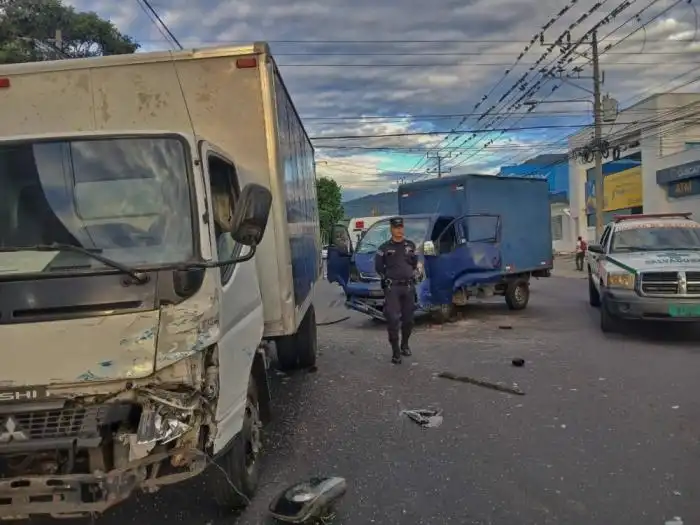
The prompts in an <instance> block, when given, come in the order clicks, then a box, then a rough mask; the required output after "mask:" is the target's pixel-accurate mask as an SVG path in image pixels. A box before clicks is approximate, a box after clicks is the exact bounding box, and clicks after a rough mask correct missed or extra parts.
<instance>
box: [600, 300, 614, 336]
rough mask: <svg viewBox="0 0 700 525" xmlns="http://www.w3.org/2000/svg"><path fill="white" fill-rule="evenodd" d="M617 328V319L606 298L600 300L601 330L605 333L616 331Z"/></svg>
mask: <svg viewBox="0 0 700 525" xmlns="http://www.w3.org/2000/svg"><path fill="white" fill-rule="evenodd" d="M616 328H617V319H615V316H613V315H612V314H611V313H610V310H609V309H608V305H607V304H605V300H601V302H600V331H601V332H603V333H604V334H609V333H612V332H615V329H616Z"/></svg>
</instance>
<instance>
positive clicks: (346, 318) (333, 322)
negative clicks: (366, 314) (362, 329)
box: [316, 315, 350, 326]
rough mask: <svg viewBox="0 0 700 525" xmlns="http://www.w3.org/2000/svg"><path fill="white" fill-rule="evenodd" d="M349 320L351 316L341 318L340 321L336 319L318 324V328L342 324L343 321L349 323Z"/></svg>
mask: <svg viewBox="0 0 700 525" xmlns="http://www.w3.org/2000/svg"><path fill="white" fill-rule="evenodd" d="M348 319H350V316H349V315H346V316H345V317H341V318H340V319H335V320H333V321H325V322H323V323H316V326H329V325H332V324H338V323H342V322H343V321H347V320H348Z"/></svg>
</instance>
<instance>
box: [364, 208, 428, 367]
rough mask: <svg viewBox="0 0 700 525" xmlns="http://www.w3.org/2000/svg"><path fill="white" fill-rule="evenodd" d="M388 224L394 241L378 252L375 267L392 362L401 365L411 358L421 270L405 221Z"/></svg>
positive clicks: (400, 219) (388, 242)
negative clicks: (416, 279)
mask: <svg viewBox="0 0 700 525" xmlns="http://www.w3.org/2000/svg"><path fill="white" fill-rule="evenodd" d="M389 224H390V226H391V239H390V240H388V241H387V242H385V243H384V244H382V245H381V246H380V247H379V249H378V250H377V254H376V255H375V257H374V267H375V270H376V272H377V274H378V275H379V277H380V278H381V280H382V289H383V290H384V316H385V317H386V320H387V323H388V324H387V329H388V331H389V343H391V362H392V363H394V364H399V363H401V355H402V354H403V355H405V356H409V355H411V349H410V348H409V346H408V338H409V337H410V336H411V331H412V329H413V310H414V307H415V298H414V293H415V292H414V290H415V288H414V272H415V270H416V267H417V266H418V256H417V255H416V245H415V244H414V243H413V241H410V240H408V239H406V238H404V230H403V218H401V217H393V218H391V219H390V220H389ZM399 328H401V342H400V343H399Z"/></svg>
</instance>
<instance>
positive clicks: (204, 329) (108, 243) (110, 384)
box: [0, 135, 270, 520]
mask: <svg viewBox="0 0 700 525" xmlns="http://www.w3.org/2000/svg"><path fill="white" fill-rule="evenodd" d="M191 149H192V148H191V143H188V139H186V138H183V137H162V136H155V135H154V136H145V137H128V138H119V137H111V138H110V137H108V138H100V139H95V138H93V139H89V140H88V139H86V140H53V141H23V142H21V143H20V142H15V143H12V144H0V161H2V163H3V165H5V166H8V169H7V173H4V172H1V171H0V183H2V185H3V187H4V188H8V189H7V191H6V192H5V193H6V194H5V197H6V198H5V199H3V197H0V217H4V216H8V217H10V219H11V220H9V221H2V220H0V337H1V338H2V340H3V345H2V348H1V349H0V359H2V363H3V365H2V367H1V370H0V520H8V519H12V520H14V519H22V518H28V517H31V516H33V515H50V516H53V517H76V516H84V515H94V514H96V513H101V512H103V511H105V510H106V509H107V508H109V507H111V506H113V505H115V504H117V503H119V502H121V501H123V500H124V499H126V498H128V497H129V496H130V495H131V494H132V492H133V491H134V490H136V489H141V490H145V491H155V490H157V489H158V488H159V487H161V486H163V485H168V484H172V483H177V482H180V481H182V480H184V479H187V478H190V477H193V476H195V475H197V474H199V473H200V472H202V471H203V470H204V468H205V467H206V466H207V464H208V463H209V462H210V458H212V457H214V456H215V455H218V454H224V453H226V451H227V450H228V449H230V447H229V445H230V444H231V443H232V440H234V437H235V436H237V435H238V434H239V433H240V430H241V428H242V426H243V420H244V417H246V416H245V413H246V411H248V406H247V405H246V385H248V384H249V378H251V377H252V379H250V380H251V381H253V382H255V383H257V385H256V387H257V390H256V396H255V400H256V402H259V403H260V406H259V407H258V406H256V407H255V408H256V409H259V412H260V414H261V418H262V419H264V418H265V414H266V405H265V401H266V397H268V396H269V391H268V390H267V382H266V374H265V369H266V366H267V360H266V355H265V347H264V344H265V343H264V342H263V341H262V331H263V320H262V310H261V306H260V304H261V303H260V295H259V292H258V293H257V295H256V294H255V293H249V294H248V296H247V297H246V298H245V299H243V301H242V302H241V305H240V308H241V309H246V311H247V312H249V313H248V314H247V317H246V324H245V325H242V324H241V325H240V326H241V327H240V328H237V331H236V330H234V331H233V332H231V333H235V341H236V342H237V344H238V346H234V345H230V344H229V346H228V347H227V350H225V351H224V350H222V349H221V342H222V334H221V329H220V326H221V324H222V315H223V314H222V309H221V302H222V301H221V279H222V277H221V276H222V275H224V274H225V272H229V273H228V275H229V276H231V275H233V276H232V277H229V279H230V282H231V283H232V284H231V285H230V286H232V287H236V286H240V285H239V282H242V281H245V282H251V283H256V282H257V277H256V274H255V266H254V263H251V264H245V262H246V261H249V260H250V259H251V258H252V256H253V255H254V253H255V246H256V244H257V243H259V242H260V239H261V238H262V235H263V232H264V227H265V223H266V221H267V213H268V212H269V209H270V196H269V192H267V190H264V188H262V189H261V187H259V186H256V185H252V184H251V185H248V186H246V187H244V188H243V190H242V191H241V192H240V195H239V198H238V201H237V206H238V207H239V208H240V209H241V210H242V211H241V212H240V213H238V214H237V215H235V216H234V217H233V218H229V219H230V222H229V223H228V224H222V226H221V227H219V230H221V231H224V232H225V233H226V232H229V233H230V236H231V242H232V243H236V247H235V249H234V250H232V251H231V254H232V256H231V257H229V258H226V259H223V260H218V262H217V259H216V258H215V257H216V255H213V254H212V251H213V250H212V246H211V244H212V243H210V242H209V238H210V230H209V227H208V225H207V224H206V223H205V222H204V220H202V219H199V218H201V217H204V216H206V215H207V212H208V213H209V216H210V217H213V219H214V220H218V215H217V214H216V213H215V212H214V211H212V210H211V208H207V207H206V206H207V202H211V197H209V198H206V197H208V194H207V195H200V196H199V198H198V197H197V196H196V188H197V186H196V185H195V184H194V183H193V180H194V173H195V170H196V166H197V164H196V163H195V161H194V158H193V155H192V154H191V153H190V152H191ZM154 152H155V153H156V155H153V153H154ZM110 154H113V155H112V156H110ZM66 155H68V156H70V157H71V158H72V159H73V166H74V167H73V168H71V169H69V168H67V167H66V166H67V165H66V164H65V162H64V160H65V156H66ZM81 159H82V162H87V161H88V160H89V161H90V162H92V164H89V163H88V164H83V168H84V169H83V170H82V171H81V170H80V168H79V166H80V165H81ZM95 159H108V160H109V162H106V161H105V162H100V161H96V160H95ZM139 159H143V162H142V163H141V164H139ZM154 159H155V160H154ZM158 159H159V160H160V162H161V163H162V165H161V166H158V165H157V163H158ZM11 173H22V178H21V179H18V178H12V177H10V176H9V174H11ZM256 188H257V189H256ZM256 192H257V193H256ZM65 195H68V196H69V199H64V198H63V197H64V196H65ZM256 199H257V200H256ZM255 206H257V207H255ZM253 208H255V209H253ZM251 210H252V211H251ZM188 211H189V212H190V213H188ZM248 212H250V213H248ZM241 224H243V226H244V227H243V226H241ZM217 227H218V224H217ZM227 227H228V230H226V228H227ZM237 228H238V229H237ZM241 232H242V233H241ZM246 250H247V252H245V251H246ZM243 252H245V253H246V255H242V253H243ZM212 259H213V260H212ZM222 268H223V269H222ZM245 301H248V303H245ZM226 315H228V316H229V317H232V318H233V317H235V316H237V315H238V314H237V313H236V312H233V311H228V312H227V314H226ZM224 319H225V318H224ZM228 324H229V325H230V324H231V323H228ZM236 326H238V325H236ZM225 367H228V368H226V370H225V371H222V370H223V369H224V368H225ZM251 374H252V376H251ZM220 377H226V378H227V381H226V382H225V384H223V385H222V382H221V381H220ZM222 399H224V401H222ZM259 421H261V420H260V419H256V420H255V421H254V422H253V423H252V424H257V422H259ZM253 448H254V447H253Z"/></svg>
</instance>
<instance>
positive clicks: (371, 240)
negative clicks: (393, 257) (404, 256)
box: [355, 218, 430, 253]
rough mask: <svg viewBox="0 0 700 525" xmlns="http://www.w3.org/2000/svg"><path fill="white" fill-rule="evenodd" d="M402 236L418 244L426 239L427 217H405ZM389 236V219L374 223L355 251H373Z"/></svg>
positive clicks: (428, 225) (428, 223) (428, 224)
mask: <svg viewBox="0 0 700 525" xmlns="http://www.w3.org/2000/svg"><path fill="white" fill-rule="evenodd" d="M403 227H404V237H405V238H406V239H408V240H409V241H413V242H414V243H415V244H416V246H419V245H420V244H421V243H422V242H423V241H425V240H426V236H427V233H428V228H429V227H430V221H429V220H428V219H406V218H404V221H403ZM390 238H391V231H390V229H389V220H388V219H386V220H383V221H379V222H376V223H374V224H373V225H372V226H370V228H369V230H367V233H365V235H364V237H362V240H360V242H359V243H358V244H357V249H356V250H355V252H356V253H374V252H376V251H377V248H379V247H380V246H381V245H382V244H383V243H385V242H386V241H388V240H389V239H390Z"/></svg>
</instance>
